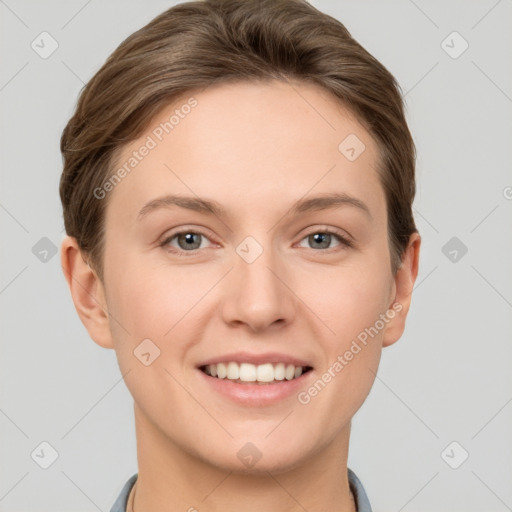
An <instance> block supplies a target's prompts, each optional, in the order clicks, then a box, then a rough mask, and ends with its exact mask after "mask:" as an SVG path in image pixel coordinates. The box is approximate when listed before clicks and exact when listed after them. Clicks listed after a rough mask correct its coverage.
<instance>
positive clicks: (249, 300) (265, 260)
mask: <svg viewBox="0 0 512 512" xmlns="http://www.w3.org/2000/svg"><path fill="white" fill-rule="evenodd" d="M261 238H262V237H260V239H261ZM235 252H236V254H235V260H234V268H233V272H231V273H230V274H231V276H230V283H229V285H228V287H227V288H228V289H227V292H226V293H227V296H226V297H225V300H226V302H225V306H224V315H225V321H227V322H229V323H233V322H242V323H245V324H247V325H249V326H250V327H251V328H252V329H254V330H260V329H263V328H265V327H267V326H270V325H272V324H273V323H275V322H277V321H281V322H283V321H289V320H290V319H291V317H292V314H293V303H292V300H291V297H290V295H291V294H290V291H289V290H288V288H287V287H286V286H285V285H284V283H283V281H284V282H286V276H284V275H282V276H281V275H280V274H282V273H283V270H282V269H283V268H284V266H283V265H281V264H280V261H279V257H278V254H277V251H275V250H274V249H273V248H272V244H271V241H270V237H268V236H267V237H265V241H264V243H260V242H259V241H258V240H256V238H254V237H252V236H248V237H246V238H245V239H244V240H242V242H240V243H239V244H238V246H237V247H236V248H235Z"/></svg>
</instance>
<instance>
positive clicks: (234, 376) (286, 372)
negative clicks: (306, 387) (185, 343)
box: [199, 361, 313, 385]
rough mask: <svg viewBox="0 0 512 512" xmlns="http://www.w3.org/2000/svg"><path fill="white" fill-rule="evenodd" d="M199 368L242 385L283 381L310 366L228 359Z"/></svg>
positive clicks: (302, 372) (304, 372)
mask: <svg viewBox="0 0 512 512" xmlns="http://www.w3.org/2000/svg"><path fill="white" fill-rule="evenodd" d="M199 369H200V370H201V371H202V372H203V373H204V374H206V375H207V376H209V377H212V378H214V379H217V380H226V381H231V382H233V383H236V384H242V385H244V384H245V385H251V384H252V385H268V384H278V383H280V382H282V383H284V382H286V381H292V380H296V379H298V378H300V377H301V376H302V375H304V374H306V373H308V372H310V371H311V370H312V369H313V368H312V367H311V366H296V365H293V364H286V363H263V364H258V365H256V364H252V363H238V362H235V361H228V362H222V363H216V364H207V365H203V366H200V367H199Z"/></svg>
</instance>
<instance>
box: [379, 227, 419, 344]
mask: <svg viewBox="0 0 512 512" xmlns="http://www.w3.org/2000/svg"><path fill="white" fill-rule="evenodd" d="M420 245H421V237H420V235H419V234H418V233H413V234H412V235H411V236H410V238H409V243H408V245H407V248H406V249H405V252H404V254H403V257H402V264H401V266H400V268H399V269H398V270H397V272H396V275H395V277H394V284H393V288H394V290H395V293H394V296H395V298H394V299H393V301H392V302H391V304H390V305H389V310H391V311H394V313H395V314H394V316H393V317H392V319H391V320H390V321H389V323H388V324H387V326H386V330H385V333H384V336H383V339H382V346H383V347H387V346H389V345H392V344H393V343H395V342H396V341H398V340H399V339H400V337H401V336H402V334H403V332H404V330H405V319H406V318H407V313H408V312H409V307H410V305H411V298H412V290H413V288H414V283H415V281H416V277H417V276H418V265H419V257H420ZM388 316H389V317H390V318H391V313H388Z"/></svg>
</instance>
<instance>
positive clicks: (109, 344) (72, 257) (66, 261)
mask: <svg viewBox="0 0 512 512" xmlns="http://www.w3.org/2000/svg"><path fill="white" fill-rule="evenodd" d="M61 265H62V270H63V272H64V276H65V278H66V281H67V283H68V286H69V290H70V292H71V297H72V299H73V303H74V304H75V308H76V311H77V313H78V316H79V317H80V319H81V320H82V323H83V324H84V326H85V328H86V329H87V331H88V332H89V336H90V337H91V338H92V339H93V340H94V341H95V342H96V343H97V344H98V345H100V346H101V347H104V348H114V345H113V341H112V334H111V331H110V324H109V316H108V310H107V303H106V300H105V292H104V288H103V284H102V282H101V280H100V279H99V277H98V276H97V274H96V272H95V271H94V270H93V269H92V268H91V267H90V266H89V264H88V263H87V262H86V261H85V260H84V257H83V255H82V252H81V251H80V248H79V247H78V244H77V241H76V239H75V238H73V237H70V236H66V237H65V238H64V240H63V242H62V245H61Z"/></svg>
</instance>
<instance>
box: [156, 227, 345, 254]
mask: <svg viewBox="0 0 512 512" xmlns="http://www.w3.org/2000/svg"><path fill="white" fill-rule="evenodd" d="M184 234H194V235H201V236H203V237H205V238H208V236H207V235H206V234H205V233H202V232H201V231H193V230H191V229H188V230H183V231H177V232H176V233H173V234H172V235H169V236H168V237H166V238H165V239H164V240H163V241H162V242H161V243H160V244H159V245H160V247H163V248H166V249H167V250H168V251H169V252H171V253H172V254H175V255H176V256H180V257H192V256H195V255H197V252H196V251H199V250H200V249H193V250H190V251H184V250H182V249H176V248H175V247H172V248H170V246H169V245H168V244H169V243H170V241H171V240H173V239H174V238H176V237H177V236H179V235H184ZM316 234H329V235H334V236H335V237H336V238H337V239H338V241H339V242H340V243H341V245H342V246H345V247H344V248H352V247H354V244H353V243H352V242H351V241H350V240H349V239H348V238H346V237H345V236H343V235H342V234H341V233H340V232H339V231H337V230H335V229H332V228H324V229H321V230H315V231H311V232H310V233H308V234H306V235H305V236H304V237H302V238H301V240H300V241H301V242H302V240H304V239H305V238H307V237H309V236H311V235H316ZM336 249H339V247H331V248H329V249H311V250H312V251H315V252H326V253H328V254H330V253H331V252H332V251H333V250H336Z"/></svg>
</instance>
